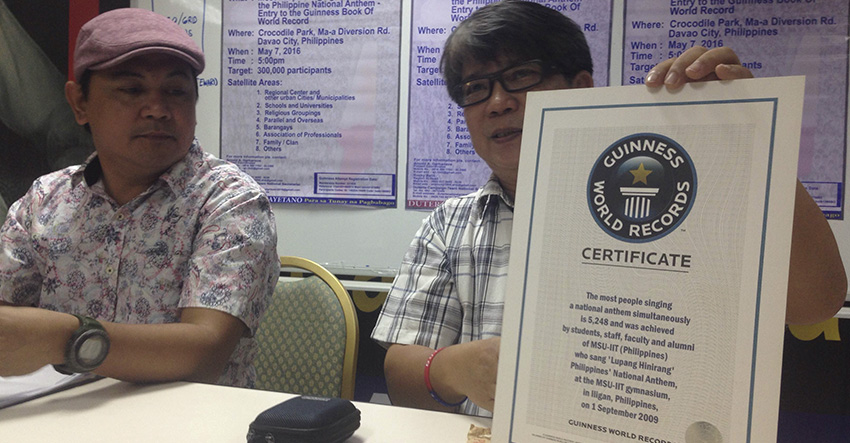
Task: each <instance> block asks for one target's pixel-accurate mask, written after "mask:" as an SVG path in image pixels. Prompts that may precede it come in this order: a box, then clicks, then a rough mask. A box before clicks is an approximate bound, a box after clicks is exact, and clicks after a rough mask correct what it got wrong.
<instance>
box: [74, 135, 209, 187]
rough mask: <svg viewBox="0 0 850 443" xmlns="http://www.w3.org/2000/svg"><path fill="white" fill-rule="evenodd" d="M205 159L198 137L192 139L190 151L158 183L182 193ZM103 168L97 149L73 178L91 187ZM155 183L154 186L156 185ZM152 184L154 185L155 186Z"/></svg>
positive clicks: (98, 178)
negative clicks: (83, 181)
mask: <svg viewBox="0 0 850 443" xmlns="http://www.w3.org/2000/svg"><path fill="white" fill-rule="evenodd" d="M203 159H204V151H203V149H201V145H200V144H199V143H198V139H195V140H193V141H192V146H190V147H189V152H188V153H187V154H186V156H185V157H183V158H182V159H181V160H180V161H178V162H177V163H175V164H173V165H172V166H171V168H169V169H168V170H167V171H165V172H164V173H163V174H162V175H161V176H159V181H158V182H157V183H161V182H164V183H165V184H166V185H168V187H169V188H171V191H172V192H174V193H175V194H180V193H181V192H182V191H183V190H184V189H185V187H186V184H187V183H188V181H189V179H190V178H191V177H194V176H195V173H196V171H197V169H198V167H199V165H200V164H201V162H202V161H203ZM101 175H103V169H102V168H101V166H100V159H98V158H97V151H95V152H94V153H92V154H91V155H90V156H89V157H88V158H87V159H86V161H85V162H84V163H83V164H82V165H80V166H79V168H78V169H77V170H76V171H74V172H73V173H72V176H73V179H74V180H75V181H77V180H85V182H86V185H88V186H89V187H91V186H93V185H94V184H95V183H97V182H98V181H99V180H100V178H101ZM156 185H157V184H156V183H155V184H154V185H153V186H156ZM153 186H152V187H153Z"/></svg>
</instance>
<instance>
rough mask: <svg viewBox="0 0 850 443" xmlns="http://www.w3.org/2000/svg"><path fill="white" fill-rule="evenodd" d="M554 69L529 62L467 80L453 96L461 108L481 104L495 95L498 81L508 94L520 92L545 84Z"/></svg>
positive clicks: (457, 88)
mask: <svg viewBox="0 0 850 443" xmlns="http://www.w3.org/2000/svg"><path fill="white" fill-rule="evenodd" d="M551 72H552V68H550V67H547V66H544V65H543V62H542V61H540V60H529V61H526V62H522V63H520V64H518V65H514V66H509V67H507V68H505V69H502V70H501V71H498V72H494V73H492V74H490V75H485V76H483V77H478V78H474V79H472V80H467V81H466V82H464V83H461V84H459V85H457V86H456V87H455V88H454V94H453V96H454V97H455V98H456V99H457V104H458V105H459V106H460V107H461V108H465V107H467V106H472V105H475V104H478V103H481V102H483V101H485V100H487V99H488V98H490V96H491V95H492V94H493V82H496V81H498V82H499V84H501V85H502V88H504V90H505V91H507V92H518V91H522V90H525V89H528V88H531V87H534V86H537V85H539V84H540V83H542V82H543V79H545V78H546V77H547V76H548V75H549V74H550V73H551Z"/></svg>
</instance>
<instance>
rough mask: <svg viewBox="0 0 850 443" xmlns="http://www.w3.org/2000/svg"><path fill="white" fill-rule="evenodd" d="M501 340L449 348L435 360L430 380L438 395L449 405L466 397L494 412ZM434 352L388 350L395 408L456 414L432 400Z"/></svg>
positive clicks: (387, 372) (413, 348)
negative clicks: (426, 374) (428, 364)
mask: <svg viewBox="0 0 850 443" xmlns="http://www.w3.org/2000/svg"><path fill="white" fill-rule="evenodd" d="M500 343H501V339H500V338H498V337H497V338H489V339H486V340H476V341H473V342H469V343H462V344H457V345H452V346H447V347H446V348H445V349H443V350H442V351H440V353H439V354H437V355H436V356H435V357H434V359H433V360H431V369H430V379H431V387H432V388H433V389H434V392H436V393H437V395H439V396H440V398H441V399H442V400H443V401H445V402H446V403H457V402H459V401H461V400H463V398H464V397H469V400H470V401H472V402H473V403H475V404H476V405H478V406H480V407H482V408H484V409H487V410H489V411H492V410H493V406H494V404H495V397H496V372H497V371H498V366H499V344H500ZM433 352H434V349H431V348H428V347H425V346H418V345H401V344H394V345H392V346H390V347H389V349H387V356H386V359H385V360H384V375H385V376H386V379H387V388H388V389H389V394H390V399H391V400H392V402H393V404H394V405H399V406H407V407H415V408H422V409H434V410H438V411H452V410H454V409H453V408H448V407H445V406H441V405H440V404H439V403H437V402H436V401H434V399H433V398H431V395H430V394H429V393H428V390H427V389H426V387H425V382H424V370H425V361H426V360H428V357H429V356H430V355H431V354H432V353H433Z"/></svg>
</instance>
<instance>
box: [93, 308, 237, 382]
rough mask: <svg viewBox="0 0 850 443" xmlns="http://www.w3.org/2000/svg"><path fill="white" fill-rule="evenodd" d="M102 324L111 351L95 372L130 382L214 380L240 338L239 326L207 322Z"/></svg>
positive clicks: (221, 370)
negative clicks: (230, 328)
mask: <svg viewBox="0 0 850 443" xmlns="http://www.w3.org/2000/svg"><path fill="white" fill-rule="evenodd" d="M222 315H226V314H223V313H222ZM234 320H235V319H234ZM236 321H237V322H239V321H238V320H236ZM103 325H104V328H106V331H107V332H108V333H109V338H110V342H111V345H110V351H109V354H108V355H107V357H106V360H105V361H104V362H103V364H102V365H101V366H99V367H98V368H97V369H96V370H95V371H94V372H95V373H96V374H99V375H103V376H106V377H111V378H116V379H119V380H125V381H134V382H154V381H170V380H191V381H203V382H209V383H214V382H215V381H217V380H218V378H219V376H221V373H222V372H223V370H224V367H225V365H226V364H227V361H228V359H229V357H230V354H232V352H233V349H234V348H235V347H236V344H237V343H238V341H239V337H240V336H241V329H240V330H239V331H238V332H231V333H226V332H222V331H219V330H218V329H217V328H215V327H211V326H208V325H204V324H193V323H186V322H181V323H169V324H157V325H144V324H143V325H128V324H119V323H103ZM239 325H241V322H240V323H239ZM237 326H238V325H237ZM242 327H244V326H242Z"/></svg>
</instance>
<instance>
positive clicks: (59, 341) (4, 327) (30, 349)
mask: <svg viewBox="0 0 850 443" xmlns="http://www.w3.org/2000/svg"><path fill="white" fill-rule="evenodd" d="M79 324H80V322H79V320H77V318H76V317H74V316H73V315H70V314H62V313H59V312H53V311H48V310H46V309H37V308H30V307H18V306H0V376H4V377H7V376H12V375H23V374H29V373H30V372H33V371H35V370H37V369H39V368H41V367H42V366H45V365H49V364H61V363H63V362H64V359H65V358H64V355H65V344H66V343H67V342H68V340H69V339H70V338H71V334H72V333H73V332H74V330H75V329H76V328H77V327H78V326H79Z"/></svg>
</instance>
